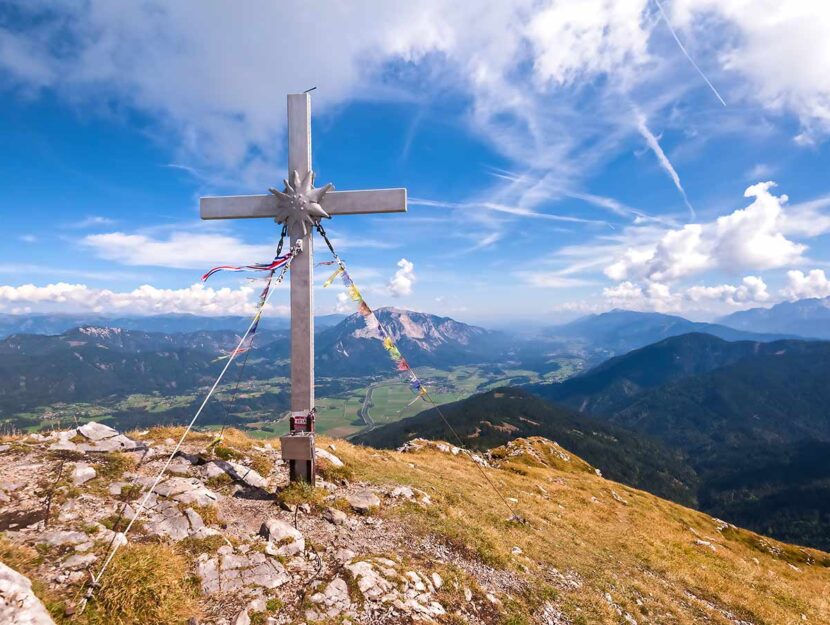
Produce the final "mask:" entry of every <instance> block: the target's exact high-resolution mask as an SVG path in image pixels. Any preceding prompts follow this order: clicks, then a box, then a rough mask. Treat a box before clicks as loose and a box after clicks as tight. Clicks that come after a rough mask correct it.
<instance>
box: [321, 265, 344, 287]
mask: <svg viewBox="0 0 830 625" xmlns="http://www.w3.org/2000/svg"><path fill="white" fill-rule="evenodd" d="M341 273H343V267H338V268H337V270H336V271H335V272H334V273H333V274H331V275H330V276H329V278H328V280H326V281H325V282H323V288H324V289H325V288H327V287H329V286H331V283H332V282H334V281H335V280H336V279H337V276H339V275H340V274H341Z"/></svg>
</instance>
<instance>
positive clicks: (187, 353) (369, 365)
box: [0, 309, 512, 416]
mask: <svg viewBox="0 0 830 625" xmlns="http://www.w3.org/2000/svg"><path fill="white" fill-rule="evenodd" d="M376 314H377V317H378V318H379V319H380V321H381V323H383V325H384V327H385V328H387V330H388V331H389V332H390V333H391V334H392V335H393V336H394V337H395V340H396V342H397V343H398V345H399V346H400V348H401V350H402V351H403V352H404V354H405V355H406V357H407V358H408V359H410V361H411V362H412V364H413V366H417V365H430V366H436V367H443V368H446V367H451V366H454V365H460V364H471V363H479V362H485V361H493V360H499V359H500V358H502V357H503V355H504V354H505V353H506V352H507V351H509V347H510V345H511V344H512V343H511V341H510V340H509V339H508V338H507V337H506V336H504V335H501V334H500V333H497V332H491V331H489V330H484V329H483V328H478V327H475V326H469V325H467V324H463V323H459V322H457V321H454V320H452V319H449V318H446V317H436V316H434V315H428V314H425V313H414V312H409V311H401V310H396V309H380V310H378V311H377V312H376ZM145 321H146V320H145ZM168 321H169V320H167V321H164V320H161V321H158V323H167V322H168ZM175 321H176V323H177V324H178V323H179V321H180V320H178V319H177V320H175ZM185 323H186V324H189V323H194V320H193V319H191V318H188V319H187V320H186V321H185ZM246 325H247V324H246ZM243 327H246V326H243ZM239 339H240V334H239V332H238V330H225V329H213V330H199V331H196V332H174V333H166V332H147V331H142V330H128V329H123V328H118V327H100V326H94V325H93V326H83V327H80V328H72V329H69V330H67V331H65V332H63V333H62V334H58V335H47V334H15V335H12V336H8V337H6V338H5V339H3V340H0V416H2V415H4V414H5V415H8V414H14V413H19V412H23V411H28V410H31V409H33V408H35V407H37V406H45V405H49V404H54V403H56V402H93V401H96V400H101V399H104V398H116V397H124V396H127V395H129V394H136V393H161V394H162V395H181V394H185V393H190V392H192V391H193V390H195V389H196V388H199V387H201V386H204V385H206V384H209V383H210V382H212V381H213V379H214V378H215V376H216V375H217V374H218V373H219V371H220V369H221V367H222V364H223V363H222V362H221V361H217V358H218V357H220V356H221V355H223V354H226V353H228V352H229V351H230V350H232V349H234V348H235V347H236V345H237V344H238V342H239ZM290 351H291V350H290V339H289V334H288V331H287V330H285V329H280V330H275V329H269V328H268V327H265V328H260V329H259V331H258V333H257V337H256V346H255V349H254V350H252V351H251V352H250V357H249V362H248V366H247V368H246V373H245V376H246V378H250V379H260V380H265V379H269V378H274V377H279V376H282V377H284V376H286V375H287V374H288V370H289V368H288V364H289V360H288V359H289V357H290ZM316 354H317V355H316V367H317V372H318V375H319V376H320V377H321V378H323V377H333V378H352V379H357V378H361V377H365V376H374V375H383V376H386V377H388V376H392V375H394V371H395V370H394V367H393V365H392V363H391V362H390V360H389V357H388V355H387V353H386V350H384V348H383V345H382V342H381V340H380V338H379V334H378V332H377V331H376V330H372V329H370V328H367V327H366V324H365V321H364V319H363V317H362V316H360V315H357V314H355V315H352V316H350V317H348V318H346V319H342V320H341V321H340V322H339V323H338V324H337V325H336V326H334V327H330V328H324V329H322V330H321V331H320V332H318V334H317V339H316ZM283 403H284V402H282V401H280V402H278V403H277V404H275V407H277V406H281V405H282V404H283Z"/></svg>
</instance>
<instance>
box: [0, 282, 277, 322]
mask: <svg viewBox="0 0 830 625" xmlns="http://www.w3.org/2000/svg"><path fill="white" fill-rule="evenodd" d="M257 295H258V289H255V288H254V287H251V286H241V287H239V288H238V289H229V288H222V289H213V288H210V287H207V286H205V285H203V284H193V285H191V286H189V287H187V288H183V289H159V288H156V287H154V286H150V285H149V284H145V285H143V286H140V287H138V288H137V289H134V290H132V291H121V292H119V291H111V290H109V289H97V288H92V287H89V286H87V285H85V284H68V283H65V282H58V283H55V284H48V285H46V286H35V285H34V284H24V285H21V286H0V309H3V308H6V309H8V310H11V311H14V310H19V309H21V308H24V307H26V308H29V309H37V310H44V311H49V310H60V311H61V312H84V311H91V312H96V313H112V314H138V315H149V314H163V313H191V314H197V315H249V314H252V313H253V312H254V310H255V308H256V303H257V299H258V298H257ZM267 310H268V311H270V312H272V313H277V314H287V313H288V308H287V307H286V306H275V305H272V304H269V305H268V307H267Z"/></svg>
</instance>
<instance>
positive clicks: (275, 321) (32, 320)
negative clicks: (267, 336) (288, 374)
mask: <svg viewBox="0 0 830 625" xmlns="http://www.w3.org/2000/svg"><path fill="white" fill-rule="evenodd" d="M345 318H346V315H318V316H317V317H315V324H316V327H317V329H318V330H322V329H324V328H328V327H330V326H333V325H336V324H337V323H339V322H341V321H342V320H343V319H345ZM250 322H251V318H250V317H240V316H219V317H208V316H199V315H187V314H175V315H174V314H170V315H146V316H122V317H113V316H105V315H59V314H30V315H8V314H0V338H3V337H6V336H10V335H12V334H62V333H63V332H66V331H67V330H70V329H72V328H78V327H81V326H97V327H104V328H121V329H122V330H140V331H143V332H166V333H175V332H199V331H201V330H232V331H235V332H242V331H244V330H245V328H247V327H248V324H249V323H250ZM289 325H290V320H289V319H288V318H287V317H263V318H262V322H261V326H262V327H263V328H267V329H271V330H285V329H287V328H288V327H289Z"/></svg>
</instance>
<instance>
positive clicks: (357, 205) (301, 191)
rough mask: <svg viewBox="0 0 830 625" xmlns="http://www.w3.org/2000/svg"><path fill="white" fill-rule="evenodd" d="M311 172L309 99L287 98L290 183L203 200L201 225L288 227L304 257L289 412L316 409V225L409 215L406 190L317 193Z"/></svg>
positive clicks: (294, 312) (294, 298)
mask: <svg viewBox="0 0 830 625" xmlns="http://www.w3.org/2000/svg"><path fill="white" fill-rule="evenodd" d="M313 183H314V172H313V171H312V169H311V96H310V95H309V94H307V93H298V94H290V95H289V96H288V178H287V179H286V181H285V189H284V190H283V191H277V190H276V189H271V193H270V194H268V195H236V196H227V197H203V198H201V201H200V212H201V216H202V219H251V218H257V217H262V218H273V219H276V221H277V222H278V223H287V224H288V229H289V232H288V234H289V237H290V240H291V242H292V243H294V242H295V241H297V240H301V241H302V250H303V251H302V253H301V254H300V255H299V256H297V257H296V258H295V259H294V260H293V261H292V264H291V411H292V413H293V414H295V415H299V414H308V413H309V412H310V411H311V410H312V408H314V295H313V278H312V275H313V266H314V264H313V260H312V255H313V245H312V243H313V241H312V237H313V227H311V226H312V225H313V223H315V222H316V221H318V220H319V219H320V218H321V217H328V216H331V217H333V216H336V215H364V214H369V213H401V212H406V189H376V190H369V191H333V190H330V189H331V186H330V185H326V186H325V187H321V188H314V186H313Z"/></svg>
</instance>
